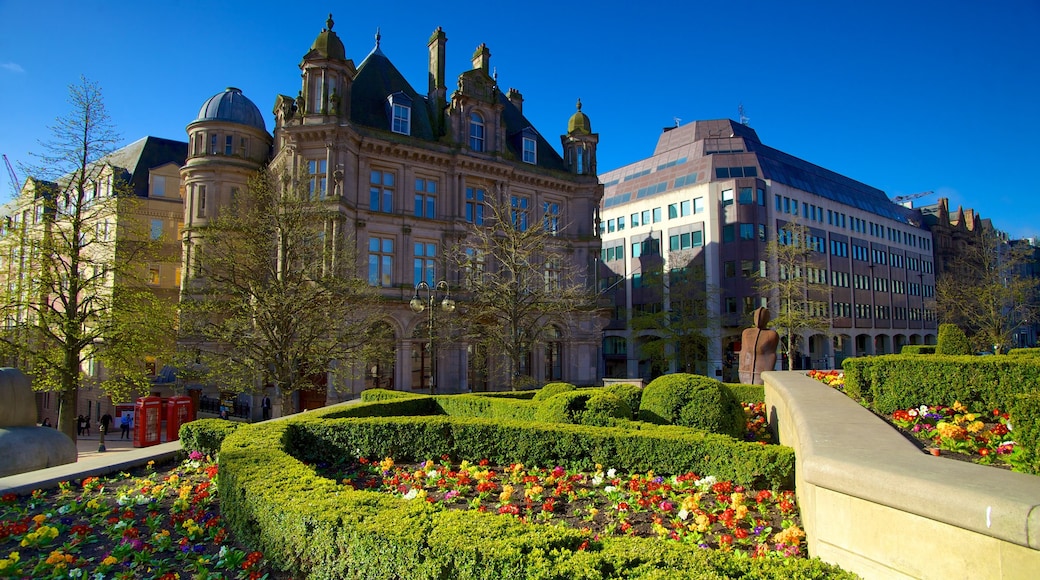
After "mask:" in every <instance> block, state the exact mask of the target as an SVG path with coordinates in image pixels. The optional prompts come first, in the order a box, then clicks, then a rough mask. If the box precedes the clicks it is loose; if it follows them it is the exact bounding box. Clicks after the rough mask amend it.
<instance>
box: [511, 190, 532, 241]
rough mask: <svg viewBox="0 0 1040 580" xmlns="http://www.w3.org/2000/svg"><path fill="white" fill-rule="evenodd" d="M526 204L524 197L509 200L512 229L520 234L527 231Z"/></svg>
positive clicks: (526, 200) (513, 197)
mask: <svg viewBox="0 0 1040 580" xmlns="http://www.w3.org/2000/svg"><path fill="white" fill-rule="evenodd" d="M527 203H528V199H527V198H526V197H519V196H516V195H514V196H512V197H511V198H510V200H509V205H510V217H511V218H512V220H513V227H514V228H516V229H517V231H520V232H526V231H527Z"/></svg>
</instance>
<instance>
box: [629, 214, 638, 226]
mask: <svg viewBox="0 0 1040 580" xmlns="http://www.w3.org/2000/svg"><path fill="white" fill-rule="evenodd" d="M630 217H631V219H632V227H634V228H637V227H639V214H637V213H634V214H632V215H631V216H630Z"/></svg>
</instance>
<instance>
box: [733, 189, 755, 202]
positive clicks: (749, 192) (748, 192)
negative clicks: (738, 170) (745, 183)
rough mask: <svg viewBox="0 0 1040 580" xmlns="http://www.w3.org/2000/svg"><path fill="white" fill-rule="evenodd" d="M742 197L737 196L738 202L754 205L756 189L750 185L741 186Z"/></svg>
mask: <svg viewBox="0 0 1040 580" xmlns="http://www.w3.org/2000/svg"><path fill="white" fill-rule="evenodd" d="M739 195H740V197H738V198H737V203H739V204H740V205H752V204H754V203H755V197H754V196H755V194H754V189H753V188H750V187H741V188H740V194H739Z"/></svg>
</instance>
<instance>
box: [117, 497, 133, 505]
mask: <svg viewBox="0 0 1040 580" xmlns="http://www.w3.org/2000/svg"><path fill="white" fill-rule="evenodd" d="M132 501H133V500H132V499H130V496H127V495H120V496H119V497H118V498H116V503H117V504H119V505H120V506H125V505H126V504H128V503H130V502H132Z"/></svg>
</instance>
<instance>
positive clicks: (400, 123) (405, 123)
mask: <svg viewBox="0 0 1040 580" xmlns="http://www.w3.org/2000/svg"><path fill="white" fill-rule="evenodd" d="M391 130H392V131H393V132H394V133H400V134H402V135H411V133H412V109H411V108H410V107H408V106H405V105H400V104H397V103H394V122H393V127H392V128H391Z"/></svg>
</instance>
